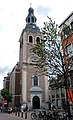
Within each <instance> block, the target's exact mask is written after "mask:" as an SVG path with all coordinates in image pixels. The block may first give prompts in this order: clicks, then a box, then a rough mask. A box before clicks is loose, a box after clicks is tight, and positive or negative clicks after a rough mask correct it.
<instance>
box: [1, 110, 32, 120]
mask: <svg viewBox="0 0 73 120" xmlns="http://www.w3.org/2000/svg"><path fill="white" fill-rule="evenodd" d="M0 120H32V119H31V112H27V116H26V113H25V112H24V113H23V116H21V114H20V115H18V114H17V115H16V114H15V113H11V114H8V113H0Z"/></svg>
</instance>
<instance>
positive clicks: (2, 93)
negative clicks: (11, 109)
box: [1, 88, 12, 105]
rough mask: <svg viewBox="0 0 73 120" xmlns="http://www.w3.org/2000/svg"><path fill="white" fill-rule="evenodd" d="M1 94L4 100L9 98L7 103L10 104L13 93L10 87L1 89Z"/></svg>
mask: <svg viewBox="0 0 73 120" xmlns="http://www.w3.org/2000/svg"><path fill="white" fill-rule="evenodd" d="M1 95H2V97H3V98H4V100H7V105H8V104H9V102H12V94H11V93H9V91H8V89H6V88H3V89H2V90H1Z"/></svg>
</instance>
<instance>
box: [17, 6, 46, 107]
mask: <svg viewBox="0 0 73 120" xmlns="http://www.w3.org/2000/svg"><path fill="white" fill-rule="evenodd" d="M36 21H37V19H36V17H35V15H34V9H33V8H31V7H30V8H29V9H28V15H27V17H26V26H25V29H23V31H22V34H21V36H20V39H19V42H20V50H19V63H20V72H21V73H20V74H21V86H22V92H21V103H22V105H24V106H25V104H28V107H29V108H33V109H39V108H45V105H46V102H48V79H47V77H46V76H44V75H41V76H39V72H38V69H37V68H36V67H35V66H34V65H33V61H36V60H37V59H38V56H37V55H35V54H34V53H32V52H31V51H30V50H31V48H32V47H33V46H34V45H35V44H37V42H41V39H42V37H43V36H42V33H41V31H40V28H39V27H38V26H37V25H36Z"/></svg>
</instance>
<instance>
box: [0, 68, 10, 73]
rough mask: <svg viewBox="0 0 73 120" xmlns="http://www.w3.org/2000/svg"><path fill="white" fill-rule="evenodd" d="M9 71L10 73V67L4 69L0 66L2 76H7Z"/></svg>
mask: <svg viewBox="0 0 73 120" xmlns="http://www.w3.org/2000/svg"><path fill="white" fill-rule="evenodd" d="M8 71H9V67H8V66H4V67H1V66H0V74H1V75H5V73H7V72H8Z"/></svg>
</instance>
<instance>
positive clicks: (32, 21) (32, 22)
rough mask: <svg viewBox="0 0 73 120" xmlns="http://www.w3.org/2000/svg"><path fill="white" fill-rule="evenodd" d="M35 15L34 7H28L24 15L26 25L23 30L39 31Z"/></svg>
mask: <svg viewBox="0 0 73 120" xmlns="http://www.w3.org/2000/svg"><path fill="white" fill-rule="evenodd" d="M36 21H37V19H36V17H35V15H34V9H33V8H32V7H30V8H29V9H28V15H27V17H26V27H25V31H30V32H40V29H39V27H38V26H36Z"/></svg>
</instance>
